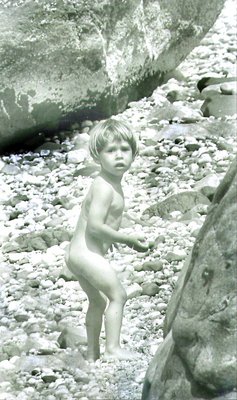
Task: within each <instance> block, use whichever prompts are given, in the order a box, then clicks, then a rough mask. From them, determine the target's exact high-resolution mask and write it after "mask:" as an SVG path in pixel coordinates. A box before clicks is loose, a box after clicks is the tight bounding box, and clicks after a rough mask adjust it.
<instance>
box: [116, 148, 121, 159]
mask: <svg viewBox="0 0 237 400" xmlns="http://www.w3.org/2000/svg"><path fill="white" fill-rule="evenodd" d="M116 156H117V157H122V151H121V150H120V149H117V151H116Z"/></svg>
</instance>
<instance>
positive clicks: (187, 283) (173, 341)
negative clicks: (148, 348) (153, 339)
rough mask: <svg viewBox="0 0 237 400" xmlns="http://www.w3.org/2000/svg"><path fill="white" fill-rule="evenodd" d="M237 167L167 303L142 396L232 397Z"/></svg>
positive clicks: (236, 365)
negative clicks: (159, 340)
mask: <svg viewBox="0 0 237 400" xmlns="http://www.w3.org/2000/svg"><path fill="white" fill-rule="evenodd" d="M236 193H237V166H236V162H234V163H233V165H232V166H231V167H230V169H229V171H228V173H227V174H226V176H225V178H224V180H223V181H222V182H221V183H220V185H219V187H218V189H217V191H216V193H215V196H214V199H213V202H212V206H211V208H210V211H209V213H208V215H207V218H206V220H205V223H204V224H203V227H202V229H201V230H200V232H199V235H198V237H197V240H196V242H195V245H194V248H193V251H192V253H191V255H190V258H189V260H187V262H186V264H185V265H184V267H183V270H182V271H181V274H180V276H179V280H178V282H177V285H176V288H175V290H174V293H173V295H172V297H171V301H170V303H169V306H168V309H167V314H166V320H165V326H164V335H165V340H164V342H163V343H162V344H161V346H160V347H159V348H158V350H157V353H156V355H155V357H154V359H153V360H152V363H151V365H150V366H149V369H148V371H147V374H146V378H145V384H144V388H143V397H142V399H143V400H172V399H177V400H181V399H182V400H206V399H212V400H214V399H215V400H224V399H226V400H227V399H229V400H234V399H236V394H237V393H236V385H237V381H236V380H237V360H236V356H237V348H236V343H237V337H236V332H237V321H236V309H237V298H236V287H237V274H236V260H237V257H236V256H237V246H236V238H237V224H236V221H237V203H236Z"/></svg>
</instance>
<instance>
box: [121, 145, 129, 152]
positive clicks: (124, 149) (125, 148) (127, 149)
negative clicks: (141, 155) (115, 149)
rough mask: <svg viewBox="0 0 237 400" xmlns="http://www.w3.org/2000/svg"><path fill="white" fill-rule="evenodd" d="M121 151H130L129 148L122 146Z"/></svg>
mask: <svg viewBox="0 0 237 400" xmlns="http://www.w3.org/2000/svg"><path fill="white" fill-rule="evenodd" d="M122 151H130V146H123V147H122Z"/></svg>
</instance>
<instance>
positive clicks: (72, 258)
mask: <svg viewBox="0 0 237 400" xmlns="http://www.w3.org/2000/svg"><path fill="white" fill-rule="evenodd" d="M89 149H90V153H91V155H92V157H93V159H94V160H95V161H96V162H97V163H99V164H100V167H101V170H100V173H99V175H98V176H97V177H96V178H95V179H94V181H93V183H92V185H91V187H90V189H89V192H88V194H87V195H86V197H85V199H84V201H83V203H82V209H81V213H80V216H79V220H78V223H77V226H76V230H75V232H74V235H73V238H72V241H71V243H70V246H69V250H68V254H67V255H66V263H67V266H68V268H69V269H70V271H71V272H72V273H73V274H74V275H75V276H76V278H77V279H78V281H79V283H80V286H81V288H82V289H83V290H84V291H85V292H86V294H87V296H88V299H89V307H88V311H87V315H86V329H87V340H88V350H87V358H88V360H93V361H94V360H96V359H98V358H99V357H100V346H99V336H100V332H101V326H102V318H103V314H104V312H105V333H106V345H105V357H106V358H107V359H108V358H116V359H130V358H132V357H133V355H132V353H130V352H129V351H126V350H125V349H123V348H121V347H120V331H121V325H122V317H123V308H124V304H125V302H126V292H125V290H124V288H123V286H122V285H121V283H120V281H119V279H118V277H117V275H116V272H115V271H114V270H113V269H112V268H111V266H110V265H109V262H108V261H107V260H106V259H105V258H104V256H105V254H106V252H107V251H108V249H109V248H110V247H111V245H112V243H124V244H126V245H127V246H129V247H131V248H132V249H134V250H137V251H140V252H146V251H147V250H148V249H149V245H148V244H145V242H144V238H143V237H140V238H139V237H138V236H135V235H134V236H131V235H129V236H128V235H126V234H124V233H120V232H118V230H119V226H120V223H121V219H122V213H123V210H124V196H123V191H122V187H121V180H122V177H123V175H124V173H125V172H126V171H127V170H128V169H129V168H130V166H131V164H132V162H133V160H134V158H135V155H136V154H137V150H138V147H137V142H136V140H135V138H134V136H133V134H132V133H131V130H130V129H129V127H128V126H127V125H126V124H125V123H124V122H120V121H118V120H116V119H113V118H110V119H109V120H106V121H102V122H99V123H98V124H97V125H96V126H95V127H94V128H93V129H92V131H91V136H90V144H89ZM107 299H108V300H109V304H108V307H107V308H106V305H107Z"/></svg>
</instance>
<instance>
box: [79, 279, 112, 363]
mask: <svg viewBox="0 0 237 400" xmlns="http://www.w3.org/2000/svg"><path fill="white" fill-rule="evenodd" d="M79 283H80V286H81V288H82V289H83V290H84V291H85V292H86V294H87V296H88V300H89V307H88V310H87V314H86V331H87V341H88V343H87V359H88V360H94V361H95V360H97V359H98V358H100V344H99V337H100V332H101V326H102V319H103V314H104V310H105V308H106V298H105V297H104V296H103V295H102V293H100V292H99V291H98V290H97V289H95V288H94V287H93V286H92V285H91V284H90V283H89V282H88V281H87V280H86V279H85V278H83V277H80V278H79Z"/></svg>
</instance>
